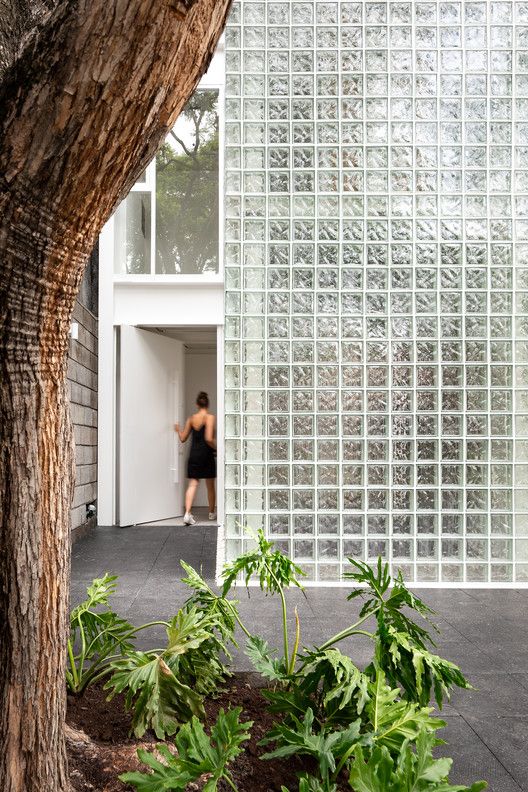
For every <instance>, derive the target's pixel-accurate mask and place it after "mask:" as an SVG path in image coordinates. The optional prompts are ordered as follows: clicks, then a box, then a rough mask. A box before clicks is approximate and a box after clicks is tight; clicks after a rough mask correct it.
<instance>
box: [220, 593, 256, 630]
mask: <svg viewBox="0 0 528 792" xmlns="http://www.w3.org/2000/svg"><path fill="white" fill-rule="evenodd" d="M225 602H226V604H227V606H228V607H229V610H230V611H231V613H232V614H233V616H234V618H235V620H236V622H237V624H238V626H239V627H240V629H241V630H242V632H244V633H245V634H246V636H247V637H248V638H252V635H251V633H250V632H249V630H248V629H247V628H246V627H245V626H244V624H243V623H242V620H241V618H240V616H239V615H238V612H237V609H236V608H235V607H234V606H233V605H232V603H231V602H230V601H229V600H227V599H226V600H225Z"/></svg>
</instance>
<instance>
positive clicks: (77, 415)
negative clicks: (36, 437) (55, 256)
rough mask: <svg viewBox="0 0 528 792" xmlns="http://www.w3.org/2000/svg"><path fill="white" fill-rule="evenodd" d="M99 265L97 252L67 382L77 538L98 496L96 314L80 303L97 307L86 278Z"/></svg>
mask: <svg viewBox="0 0 528 792" xmlns="http://www.w3.org/2000/svg"><path fill="white" fill-rule="evenodd" d="M94 267H97V257H96V255H95V256H93V257H92V261H91V262H90V265H89V267H88V269H87V274H86V276H85V281H84V284H83V288H82V289H81V292H80V295H79V299H78V300H77V303H76V305H75V310H74V313H73V322H76V323H77V324H78V334H79V335H78V339H77V340H74V339H73V338H71V339H70V352H69V361H68V383H69V388H70V406H71V416H72V421H73V428H74V435H75V467H76V480H75V495H74V500H73V506H72V512H71V528H72V538H73V539H74V540H75V539H76V538H78V537H79V536H80V535H82V534H83V533H85V531H86V530H88V529H89V528H91V527H92V526H94V525H95V524H96V520H95V519H94V518H92V519H91V520H87V518H86V507H87V505H88V504H89V503H96V500H97V317H96V316H95V315H94V313H93V312H92V311H91V310H89V308H87V307H85V305H83V304H81V301H82V302H84V303H88V304H89V305H90V307H91V308H92V309H95V310H97V300H96V298H95V299H91V298H92V297H93V294H91V293H90V289H88V290H87V288H86V282H87V281H88V282H89V281H90V280H91V279H92V277H93V272H92V270H93V268H94Z"/></svg>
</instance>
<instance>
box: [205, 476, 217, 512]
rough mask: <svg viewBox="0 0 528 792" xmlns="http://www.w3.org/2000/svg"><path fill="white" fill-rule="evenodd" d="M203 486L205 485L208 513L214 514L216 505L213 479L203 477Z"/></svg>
mask: <svg viewBox="0 0 528 792" xmlns="http://www.w3.org/2000/svg"><path fill="white" fill-rule="evenodd" d="M205 486H206V487H207V500H208V502H209V514H214V512H215V507H216V493H215V479H212V478H211V479H205Z"/></svg>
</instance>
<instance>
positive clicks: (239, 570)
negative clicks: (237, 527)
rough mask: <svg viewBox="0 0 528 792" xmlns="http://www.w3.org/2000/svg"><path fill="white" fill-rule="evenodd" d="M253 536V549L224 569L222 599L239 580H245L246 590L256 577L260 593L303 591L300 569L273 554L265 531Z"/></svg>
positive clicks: (278, 551) (278, 554)
mask: <svg viewBox="0 0 528 792" xmlns="http://www.w3.org/2000/svg"><path fill="white" fill-rule="evenodd" d="M253 536H254V539H255V542H256V548H255V549H254V550H251V551H250V552H249V553H245V554H244V555H241V556H238V558H235V560H234V561H231V562H230V563H229V564H226V565H225V566H224V569H223V572H222V578H223V579H224V586H223V589H222V595H223V596H224V597H225V595H226V594H227V592H228V591H229V590H230V588H231V587H232V586H233V584H234V583H235V582H236V580H237V579H238V577H242V578H243V579H244V581H245V584H246V586H247V585H248V583H249V581H250V580H251V578H252V577H256V578H257V579H258V581H259V585H260V588H261V589H262V591H265V592H266V593H268V594H277V593H279V591H281V590H282V589H283V588H286V587H287V586H292V585H293V586H298V587H299V588H302V586H301V584H300V582H299V580H298V579H297V578H298V577H301V576H303V575H304V572H303V571H302V569H301V568H300V567H299V566H297V565H296V564H294V563H293V561H292V560H291V559H290V558H288V556H286V555H284V553H281V552H280V550H275V551H273V550H272V548H273V542H269V541H268V540H267V539H266V537H265V536H264V531H262V530H259V531H257V533H256V534H253Z"/></svg>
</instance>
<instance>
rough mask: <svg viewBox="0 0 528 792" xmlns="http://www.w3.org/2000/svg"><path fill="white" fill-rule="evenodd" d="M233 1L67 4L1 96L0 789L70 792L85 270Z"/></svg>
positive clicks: (0, 89)
mask: <svg viewBox="0 0 528 792" xmlns="http://www.w3.org/2000/svg"><path fill="white" fill-rule="evenodd" d="M228 7H229V0H216V1H215V0H64V2H62V3H60V4H59V6H58V8H57V9H56V11H55V12H54V13H53V14H52V15H51V17H50V18H49V19H48V21H47V23H46V24H45V26H44V27H43V28H42V29H41V30H40V31H39V33H38V35H36V36H35V37H34V38H33V39H32V40H31V41H30V42H29V43H28V45H27V47H26V49H25V50H24V52H23V54H22V56H21V57H20V59H19V60H18V61H17V63H15V65H14V67H13V68H12V69H11V70H10V71H9V72H8V73H7V75H6V77H5V79H4V81H3V83H2V84H1V85H0V141H1V142H0V251H1V257H2V258H1V260H0V789H1V790H2V792H37V790H38V792H41V790H46V792H59V791H60V792H63V791H64V790H67V789H68V788H69V784H68V777H67V769H66V761H65V748H64V713H65V683H64V662H65V644H66V637H67V608H68V600H69V510H70V504H71V496H72V491H73V488H72V484H73V465H72V443H71V427H70V419H69V412H68V405H67V398H66V386H65V365H66V352H67V347H68V330H69V325H70V321H71V314H72V311H73V307H74V303H75V297H76V294H77V291H78V287H79V283H80V280H81V278H82V273H83V269H84V266H85V264H86V261H87V258H88V256H89V252H90V251H91V249H92V248H93V245H94V243H95V240H96V238H97V236H98V234H99V232H100V230H101V228H102V226H103V225H104V223H105V222H106V220H107V219H108V217H109V216H110V214H111V212H112V211H113V209H114V208H115V206H116V205H117V204H118V202H119V201H120V200H121V199H122V198H123V197H124V195H126V193H127V191H128V190H129V188H130V186H131V185H132V184H133V183H134V181H135V180H136V178H137V177H138V176H139V174H140V173H141V172H142V170H143V169H144V167H145V166H146V165H147V163H148V162H149V161H150V159H151V158H152V156H153V154H154V152H155V150H156V148H157V146H158V145H159V143H160V142H161V140H162V139H163V138H164V137H165V136H166V134H167V132H168V131H169V129H170V128H171V127H172V125H173V124H174V121H175V119H176V117H177V115H178V113H179V111H180V110H181V108H182V107H183V105H184V103H185V102H186V100H187V99H188V98H189V96H190V94H191V93H192V91H193V90H194V87H195V85H196V83H197V81H198V80H199V78H200V76H201V74H202V73H203V71H204V70H205V68H206V66H207V64H208V62H209V60H210V58H211V57H212V53H213V51H214V48H215V46H216V42H217V39H218V38H219V35H220V33H221V31H222V29H223V26H224V23H225V17H226V13H227V10H228Z"/></svg>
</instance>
